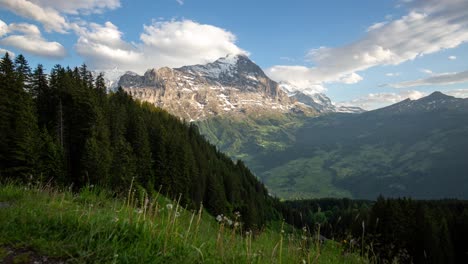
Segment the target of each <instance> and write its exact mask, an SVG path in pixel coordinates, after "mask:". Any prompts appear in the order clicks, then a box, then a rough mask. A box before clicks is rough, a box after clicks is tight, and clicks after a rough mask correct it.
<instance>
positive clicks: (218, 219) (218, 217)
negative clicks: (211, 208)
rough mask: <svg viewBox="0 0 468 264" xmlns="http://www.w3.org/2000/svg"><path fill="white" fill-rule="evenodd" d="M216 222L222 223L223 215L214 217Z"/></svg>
mask: <svg viewBox="0 0 468 264" xmlns="http://www.w3.org/2000/svg"><path fill="white" fill-rule="evenodd" d="M216 221H218V222H221V221H223V215H222V214H221V215H218V216H216Z"/></svg>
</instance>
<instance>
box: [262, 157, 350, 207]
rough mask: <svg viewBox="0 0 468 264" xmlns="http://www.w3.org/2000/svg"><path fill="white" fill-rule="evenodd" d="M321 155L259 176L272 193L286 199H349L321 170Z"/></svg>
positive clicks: (324, 171) (330, 177)
mask: <svg viewBox="0 0 468 264" xmlns="http://www.w3.org/2000/svg"><path fill="white" fill-rule="evenodd" d="M323 163H324V157H323V155H322V156H320V155H316V156H313V157H311V158H302V159H296V160H292V161H290V162H288V163H286V164H282V165H281V166H278V167H276V168H274V169H271V170H269V171H266V172H264V173H262V174H261V175H260V177H261V178H262V180H263V182H264V183H265V184H266V185H267V186H269V187H270V188H271V191H272V193H274V194H275V195H276V196H278V197H282V198H287V199H310V198H322V197H351V196H352V195H351V193H350V192H348V191H346V190H344V189H340V188H339V187H336V186H335V185H334V184H333V175H332V173H330V171H328V170H325V169H324V168H323Z"/></svg>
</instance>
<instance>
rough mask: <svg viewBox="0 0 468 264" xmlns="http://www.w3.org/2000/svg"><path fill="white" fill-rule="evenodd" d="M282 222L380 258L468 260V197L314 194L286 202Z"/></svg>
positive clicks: (412, 260)
mask: <svg viewBox="0 0 468 264" xmlns="http://www.w3.org/2000/svg"><path fill="white" fill-rule="evenodd" d="M283 215H284V216H285V219H286V222H288V223H291V224H292V225H294V226H296V227H297V228H301V227H304V226H306V227H308V229H310V230H318V229H319V228H320V229H319V230H320V234H322V235H323V236H325V237H327V238H330V239H334V240H339V241H343V242H345V243H347V244H348V246H349V247H354V249H359V250H361V251H362V253H363V254H367V255H369V256H371V257H372V256H375V257H376V259H378V260H379V261H378V262H382V263H392V261H394V260H397V262H398V263H468V240H467V237H468V201H459V200H438V201H422V200H420V201H418V200H412V199H407V198H401V199H385V198H383V197H382V196H380V197H379V198H378V199H377V201H364V200H361V201H360V200H350V199H317V200H303V201H288V202H285V203H284V207H283Z"/></svg>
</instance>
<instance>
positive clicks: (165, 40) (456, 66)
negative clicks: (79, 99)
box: [0, 0, 468, 109]
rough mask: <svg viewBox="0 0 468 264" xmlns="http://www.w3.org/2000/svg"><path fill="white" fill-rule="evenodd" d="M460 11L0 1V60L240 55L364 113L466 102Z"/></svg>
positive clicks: (125, 61)
mask: <svg viewBox="0 0 468 264" xmlns="http://www.w3.org/2000/svg"><path fill="white" fill-rule="evenodd" d="M466 10H468V0H444V1H439V0H381V1H375V0H367V1H364V0H356V1H344V0H341V1H338V0H329V1H299V0H291V1H263V0H261V1H245V0H237V1H219V0H215V1H208V0H158V1H155V0H141V1H135V0H134V1H127V0H80V1H62V0H0V52H2V53H3V52H4V51H10V52H12V53H14V54H20V53H22V54H24V55H25V56H26V58H27V59H28V60H29V62H30V64H31V65H33V66H35V65H36V64H37V63H42V64H44V65H45V67H46V68H48V69H50V68H51V67H52V66H53V65H54V64H57V63H59V64H62V65H70V66H75V65H80V64H82V63H83V62H85V63H86V64H88V65H89V66H90V67H91V68H93V69H97V70H103V71H107V70H110V69H113V68H115V67H117V68H119V69H121V70H132V71H136V72H139V73H142V72H144V71H145V70H146V69H148V68H154V67H162V66H169V67H179V66H183V65H188V64H197V63H206V62H210V61H213V60H216V59H217V58H219V57H222V56H224V55H226V54H228V53H244V54H248V55H249V56H250V58H251V59H252V60H253V61H255V62H256V63H257V64H258V65H260V66H261V67H262V68H263V69H264V70H265V72H266V73H267V74H268V75H269V76H270V77H271V78H273V79H274V80H277V81H284V82H288V83H290V84H292V85H293V86H294V87H296V89H298V90H302V91H305V92H309V93H315V92H324V93H325V94H327V95H328V96H329V97H330V98H331V99H332V100H333V101H334V102H337V103H340V104H347V105H357V106H361V107H364V108H367V109H373V108H376V107H381V106H384V105H388V104H391V103H395V102H398V101H400V100H403V99H406V98H407V97H409V98H412V99H417V98H420V97H421V96H424V95H427V94H429V93H431V92H433V91H435V90H440V91H442V92H445V93H448V94H451V95H454V96H458V97H468V44H467V42H468V18H467V16H466V15H465V13H466Z"/></svg>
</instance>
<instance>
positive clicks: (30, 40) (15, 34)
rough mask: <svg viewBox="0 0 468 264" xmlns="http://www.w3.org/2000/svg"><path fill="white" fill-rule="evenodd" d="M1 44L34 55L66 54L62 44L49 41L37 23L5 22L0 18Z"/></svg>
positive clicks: (59, 55) (59, 56)
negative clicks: (43, 35)
mask: <svg viewBox="0 0 468 264" xmlns="http://www.w3.org/2000/svg"><path fill="white" fill-rule="evenodd" d="M2 36H4V37H3V38H1V39H0V44H1V45H4V46H9V47H13V48H16V49H19V50H21V51H25V52H28V53H31V54H34V55H38V56H43V57H48V58H63V57H65V55H66V51H65V48H64V47H63V46H62V44H60V43H58V42H55V41H47V40H46V39H44V38H43V37H42V34H41V31H40V30H39V28H38V27H37V26H36V25H33V24H28V23H11V24H9V25H7V24H5V23H4V22H3V21H1V20H0V37H2Z"/></svg>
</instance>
